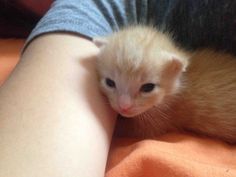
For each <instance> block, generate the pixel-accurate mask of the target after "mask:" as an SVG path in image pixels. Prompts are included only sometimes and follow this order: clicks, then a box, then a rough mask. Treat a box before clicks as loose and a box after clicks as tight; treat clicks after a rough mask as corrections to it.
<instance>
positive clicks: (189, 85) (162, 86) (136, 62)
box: [94, 26, 236, 143]
mask: <svg viewBox="0 0 236 177" xmlns="http://www.w3.org/2000/svg"><path fill="white" fill-rule="evenodd" d="M94 43H95V44H96V45H97V46H98V47H99V48H100V53H99V56H98V59H97V70H98V74H99V76H100V83H101V90H102V91H103V93H104V94H105V95H106V96H107V97H108V100H109V102H110V104H111V106H112V107H113V108H114V109H115V110H116V111H117V112H118V113H119V114H120V115H122V116H123V117H126V118H125V119H121V120H120V122H118V133H119V134H120V135H123V136H136V137H137V136H138V137H144V138H151V137H156V136H158V135H160V134H163V133H166V132H168V131H185V130H188V131H193V132H195V133H199V134H203V135H208V136H212V137H218V138H221V139H223V140H225V141H227V142H231V143H234V142H236V109H235V108H236V70H235V68H236V60H235V59H234V58H233V57H232V56H230V55H226V54H220V53H215V52H213V51H210V50H205V51H198V52H196V53H194V54H189V53H188V52H185V51H182V50H181V49H180V48H178V47H177V46H176V45H175V44H174V43H173V42H172V40H171V37H170V36H168V35H167V34H164V33H162V32H159V31H157V30H155V29H154V28H152V27H145V26H133V27H129V28H126V29H123V30H121V31H119V32H116V33H114V34H113V35H111V36H109V37H106V38H103V39H99V38H97V39H94ZM130 117H131V118H135V119H129V118H130Z"/></svg>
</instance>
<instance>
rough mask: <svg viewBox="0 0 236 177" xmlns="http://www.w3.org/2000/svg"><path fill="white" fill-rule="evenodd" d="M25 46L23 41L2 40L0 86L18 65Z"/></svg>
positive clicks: (0, 48)
mask: <svg viewBox="0 0 236 177" xmlns="http://www.w3.org/2000/svg"><path fill="white" fill-rule="evenodd" d="M23 44H24V40H21V39H18V40H16V39H2V40H0V86H1V84H2V83H3V82H4V81H5V79H6V78H7V76H8V75H9V74H10V72H11V71H12V70H13V68H14V67H15V65H16V64H17V62H18V60H19V54H20V51H21V48H22V46H23Z"/></svg>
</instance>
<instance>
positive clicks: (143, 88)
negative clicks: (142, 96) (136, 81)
mask: <svg viewBox="0 0 236 177" xmlns="http://www.w3.org/2000/svg"><path fill="white" fill-rule="evenodd" d="M155 86H156V85H155V84H153V83H147V84H143V85H142V86H141V88H140V91H141V92H145V93H148V92H151V91H153V89H154V88H155Z"/></svg>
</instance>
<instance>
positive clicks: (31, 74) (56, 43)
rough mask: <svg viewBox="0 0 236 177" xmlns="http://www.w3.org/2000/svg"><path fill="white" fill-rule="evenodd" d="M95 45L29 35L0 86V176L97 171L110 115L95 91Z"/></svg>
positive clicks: (92, 173)
mask: <svg viewBox="0 0 236 177" xmlns="http://www.w3.org/2000/svg"><path fill="white" fill-rule="evenodd" d="M96 53H97V48H96V47H95V46H94V45H93V44H92V43H91V42H89V41H88V40H85V39H82V38H79V37H75V36H72V35H65V34H64V35H63V34H50V35H45V36H42V37H40V38H38V39H36V40H34V41H33V42H32V43H31V44H30V45H29V47H28V48H27V50H26V51H25V53H24V55H23V56H22V58H21V61H20V63H19V65H18V66H17V68H16V69H15V71H14V72H13V74H12V75H11V77H10V78H9V79H8V81H7V82H6V83H5V84H4V85H3V86H2V87H1V90H0V127H1V128H0V177H13V176H17V177H31V176H35V177H41V176H42V177H47V176H50V177H54V176H55V177H64V176H70V177H76V176H83V177H86V176H88V177H93V176H95V177H100V176H103V173H104V168H105V164H106V158H107V153H108V150H109V144H110V139H111V135H112V131H113V127H114V122H115V114H114V113H113V112H112V111H111V110H110V108H109V107H108V106H106V105H105V104H104V100H103V98H102V96H101V95H100V93H99V90H98V87H97V80H96V74H95V68H94V56H95V54H96Z"/></svg>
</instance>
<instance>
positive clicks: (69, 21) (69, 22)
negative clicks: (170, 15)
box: [27, 0, 147, 42]
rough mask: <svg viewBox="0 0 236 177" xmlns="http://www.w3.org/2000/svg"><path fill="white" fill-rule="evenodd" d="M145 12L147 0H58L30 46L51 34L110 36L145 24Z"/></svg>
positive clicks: (37, 30)
mask: <svg viewBox="0 0 236 177" xmlns="http://www.w3.org/2000/svg"><path fill="white" fill-rule="evenodd" d="M137 8H139V9H137ZM140 9H141V10H140ZM146 9H147V1H146V0H56V1H54V3H53V4H52V7H51V9H50V10H49V11H48V12H47V13H46V15H45V16H44V17H43V18H42V19H41V20H40V21H39V23H38V24H37V26H36V27H35V28H34V30H33V31H32V33H31V34H30V36H29V37H28V39H27V42H29V41H31V40H32V39H33V38H35V37H37V36H39V35H41V34H45V33H49V32H72V33H75V34H80V35H82V36H85V37H87V38H93V37H96V36H104V35H108V34H110V33H112V32H113V31H116V30H118V29H119V28H120V27H122V26H125V25H128V24H136V23H139V22H140V21H143V20H144V19H145V17H146V12H147V10H146ZM138 13H139V14H138Z"/></svg>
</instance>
